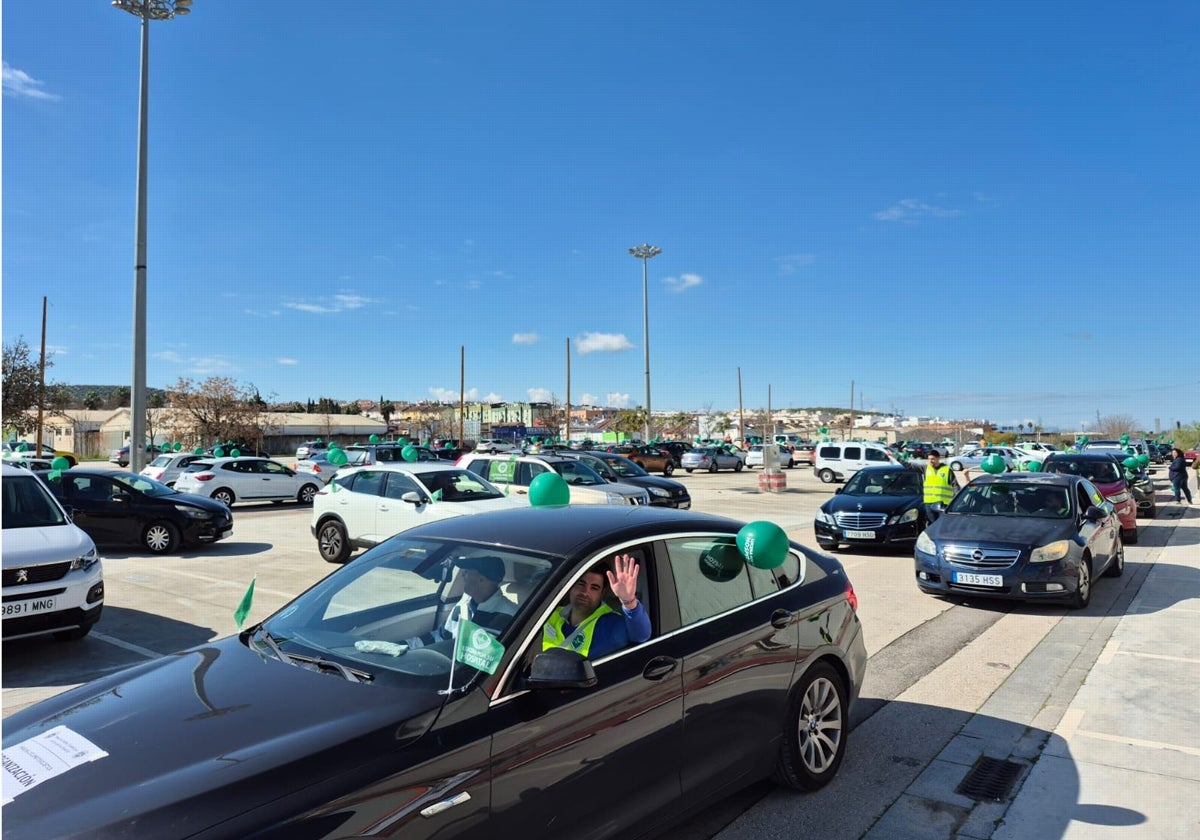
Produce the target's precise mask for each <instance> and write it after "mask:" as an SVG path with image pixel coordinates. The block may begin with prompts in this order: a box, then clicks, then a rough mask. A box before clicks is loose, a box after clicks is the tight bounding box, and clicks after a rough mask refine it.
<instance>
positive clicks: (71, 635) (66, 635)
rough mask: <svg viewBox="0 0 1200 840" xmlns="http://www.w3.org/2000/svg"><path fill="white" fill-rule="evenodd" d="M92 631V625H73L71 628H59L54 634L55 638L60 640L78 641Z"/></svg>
mask: <svg viewBox="0 0 1200 840" xmlns="http://www.w3.org/2000/svg"><path fill="white" fill-rule="evenodd" d="M91 632H92V625H91V624H85V625H83V626H82V627H72V628H71V629H70V630H59V631H58V632H57V633H55V634H54V639H55V641H59V642H77V641H79V640H80V639H82V638H83V637H85V636H86V635H87V634H88V633H91Z"/></svg>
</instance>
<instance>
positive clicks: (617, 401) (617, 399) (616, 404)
mask: <svg viewBox="0 0 1200 840" xmlns="http://www.w3.org/2000/svg"><path fill="white" fill-rule="evenodd" d="M604 404H605V405H606V406H608V407H609V408H629V406H630V405H631V402H630V400H629V395H628V394H605V395H604Z"/></svg>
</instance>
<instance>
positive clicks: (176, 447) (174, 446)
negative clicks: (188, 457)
mask: <svg viewBox="0 0 1200 840" xmlns="http://www.w3.org/2000/svg"><path fill="white" fill-rule="evenodd" d="M171 448H172V449H174V450H175V451H176V452H178V451H179V450H180V449H183V444H182V443H180V442H179V441H175V442H174V443H173V444H171Z"/></svg>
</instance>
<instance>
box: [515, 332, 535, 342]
mask: <svg viewBox="0 0 1200 840" xmlns="http://www.w3.org/2000/svg"><path fill="white" fill-rule="evenodd" d="M540 338H541V336H539V335H538V334H537V333H513V337H512V343H513V344H537V343H538V340H539V339H540Z"/></svg>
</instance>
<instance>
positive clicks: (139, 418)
mask: <svg viewBox="0 0 1200 840" xmlns="http://www.w3.org/2000/svg"><path fill="white" fill-rule="evenodd" d="M112 4H113V5H114V6H116V7H117V8H118V9H120V10H121V11H123V12H129V14H131V15H134V16H135V17H138V18H141V21H142V81H141V92H140V96H139V100H138V164H137V243H136V245H135V246H134V260H133V385H132V387H131V388H130V389H129V415H130V416H129V426H130V428H129V469H130V470H131V471H133V472H135V473H136V472H141V471H142V467H144V466H145V465H146V407H147V406H146V137H147V134H148V130H147V121H148V118H147V114H146V110H147V104H148V100H149V98H150V97H149V92H150V21H152V20H170V19H171V18H173V17H175V16H176V15H186V14H189V13H190V12H191V8H189V7H190V6H191V5H192V0H112Z"/></svg>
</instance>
